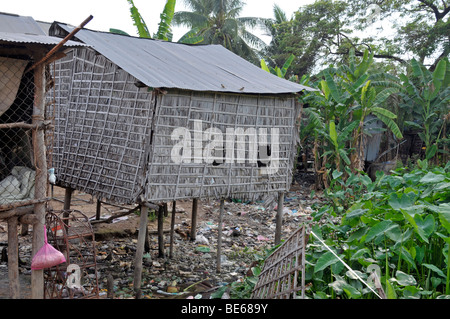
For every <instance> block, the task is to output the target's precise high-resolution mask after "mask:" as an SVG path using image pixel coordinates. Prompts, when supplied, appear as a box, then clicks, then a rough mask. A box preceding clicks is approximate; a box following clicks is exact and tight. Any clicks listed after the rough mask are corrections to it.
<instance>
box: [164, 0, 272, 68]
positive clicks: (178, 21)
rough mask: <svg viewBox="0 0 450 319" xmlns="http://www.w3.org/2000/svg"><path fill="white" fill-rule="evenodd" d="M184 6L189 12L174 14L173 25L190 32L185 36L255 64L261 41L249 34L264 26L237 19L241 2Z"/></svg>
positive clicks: (194, 0) (191, 0)
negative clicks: (194, 37)
mask: <svg viewBox="0 0 450 319" xmlns="http://www.w3.org/2000/svg"><path fill="white" fill-rule="evenodd" d="M185 5H186V6H187V7H188V8H189V9H191V11H178V12H175V14H174V17H173V22H174V25H177V26H185V27H187V28H189V31H188V33H187V34H186V35H185V36H183V37H182V39H184V38H185V37H187V36H197V37H201V38H202V41H201V43H202V44H220V45H222V46H224V47H225V48H227V49H229V50H230V51H232V52H234V53H236V54H237V55H239V56H241V57H243V58H245V59H247V60H248V61H250V62H252V63H255V64H257V63H258V62H259V59H258V56H257V53H256V51H255V49H259V48H261V47H263V46H264V45H265V43H264V41H262V40H261V39H260V38H258V37H257V36H255V35H254V34H252V33H251V32H249V31H248V29H249V28H253V27H255V26H257V25H263V24H264V19H263V18H252V17H239V14H240V12H241V11H242V6H243V2H242V1H239V0H205V1H198V0H188V1H185Z"/></svg>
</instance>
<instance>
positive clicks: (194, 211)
mask: <svg viewBox="0 0 450 319" xmlns="http://www.w3.org/2000/svg"><path fill="white" fill-rule="evenodd" d="M197 209H198V198H194V199H193V200H192V218H191V240H195V238H196V234H197Z"/></svg>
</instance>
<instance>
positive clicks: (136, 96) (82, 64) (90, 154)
mask: <svg viewBox="0 0 450 319" xmlns="http://www.w3.org/2000/svg"><path fill="white" fill-rule="evenodd" d="M54 72H55V79H56V81H55V82H56V86H55V100H56V103H55V104H56V109H55V126H56V129H55V138H54V147H53V166H54V167H55V174H56V176H57V178H58V181H59V183H60V184H62V185H63V186H70V187H72V188H74V189H78V190H81V191H85V192H87V193H89V194H92V195H95V196H98V197H99V198H102V199H107V200H111V201H116V202H120V203H132V202H135V200H136V198H137V196H138V195H139V194H140V193H141V190H142V185H143V183H144V176H145V173H144V164H145V155H146V152H148V149H147V148H146V146H147V144H148V142H147V141H148V138H149V134H150V130H149V128H150V126H151V118H152V111H151V110H152V107H151V103H152V94H151V93H149V92H148V91H147V90H146V89H139V88H138V87H136V86H135V85H134V83H135V82H136V79H135V78H134V77H132V76H131V75H129V74H128V73H126V72H124V71H123V70H121V69H120V68H118V67H117V66H116V65H114V64H113V63H111V62H110V61H108V60H107V59H106V58H105V57H103V56H101V55H97V54H96V53H95V51H93V50H85V49H77V50H72V51H70V52H69V54H68V55H67V56H66V57H65V58H64V59H62V60H60V61H58V62H57V63H56V67H55V71H54Z"/></svg>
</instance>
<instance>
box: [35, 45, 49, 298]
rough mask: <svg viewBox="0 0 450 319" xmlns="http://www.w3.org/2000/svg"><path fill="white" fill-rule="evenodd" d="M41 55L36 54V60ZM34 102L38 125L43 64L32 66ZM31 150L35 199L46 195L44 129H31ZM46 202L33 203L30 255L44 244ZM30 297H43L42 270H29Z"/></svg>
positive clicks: (42, 107) (41, 112) (41, 117)
mask: <svg viewBox="0 0 450 319" xmlns="http://www.w3.org/2000/svg"><path fill="white" fill-rule="evenodd" d="M40 56H43V55H41V54H39V53H37V54H36V56H35V58H36V60H39V59H40ZM34 84H35V86H34V104H33V116H32V118H33V121H32V124H34V125H36V126H37V127H39V126H40V125H41V124H42V123H43V122H44V119H45V65H44V64H40V65H38V66H36V67H35V68H34ZM32 140H33V150H34V159H35V171H36V176H35V182H34V185H35V187H34V188H35V193H34V199H35V200H43V199H45V198H46V197H47V156H46V146H45V139H44V130H42V129H33V130H32ZM45 210H46V203H45V202H44V201H43V202H41V203H37V204H35V205H34V215H35V216H36V221H37V222H36V223H35V224H34V225H33V240H32V241H33V244H32V257H33V256H34V255H35V254H36V253H37V252H38V251H39V249H40V248H41V247H42V246H43V245H44V225H45ZM31 298H32V299H43V298H44V271H43V270H42V269H40V270H31Z"/></svg>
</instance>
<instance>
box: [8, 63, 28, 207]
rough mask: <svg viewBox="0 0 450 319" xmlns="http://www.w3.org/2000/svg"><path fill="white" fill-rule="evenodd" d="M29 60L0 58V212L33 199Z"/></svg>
mask: <svg viewBox="0 0 450 319" xmlns="http://www.w3.org/2000/svg"><path fill="white" fill-rule="evenodd" d="M29 62H30V61H29V60H26V59H25V60H24V59H20V58H17V57H14V58H13V57H4V56H0V211H1V210H5V209H9V208H12V207H16V206H20V204H21V203H27V202H28V201H30V200H31V199H33V198H34V182H35V169H34V157H33V145H32V139H31V135H32V130H31V122H32V114H33V101H34V80H33V72H25V70H26V68H27V66H28V65H29Z"/></svg>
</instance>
